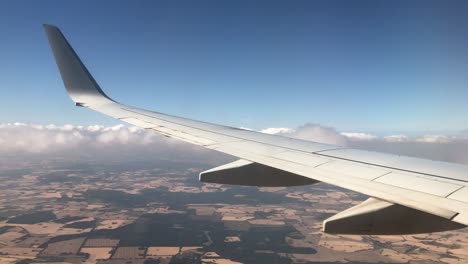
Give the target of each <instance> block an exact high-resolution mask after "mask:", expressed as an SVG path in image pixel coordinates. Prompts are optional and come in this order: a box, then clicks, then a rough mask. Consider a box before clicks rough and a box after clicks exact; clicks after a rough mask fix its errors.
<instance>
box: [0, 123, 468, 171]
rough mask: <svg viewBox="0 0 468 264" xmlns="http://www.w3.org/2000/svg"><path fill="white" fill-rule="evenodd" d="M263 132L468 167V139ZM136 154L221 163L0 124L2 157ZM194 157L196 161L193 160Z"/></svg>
mask: <svg viewBox="0 0 468 264" xmlns="http://www.w3.org/2000/svg"><path fill="white" fill-rule="evenodd" d="M261 132H263V133H269V134H277V135H282V136H288V137H293V138H299V139H304V140H310V141H315V142H322V143H328V144H334V145H341V146H348V147H352V148H358V149H366V150H373V151H381V152H390V153H395V154H399V155H409V156H416V157H423V158H430V159H435V160H443V161H451V162H460V163H468V138H467V137H466V136H465V135H462V134H460V135H459V136H446V135H422V136H407V135H389V136H375V135H372V134H368V133H361V132H343V133H340V132H337V131H336V130H335V129H333V128H330V127H324V126H320V125H316V124H306V125H303V126H300V127H298V128H284V127H280V128H266V129H263V130H261ZM96 151H104V152H105V153H106V155H107V154H113V153H114V154H115V153H118V154H119V153H120V154H122V153H123V154H124V153H134V154H138V153H140V154H142V155H147V156H148V157H150V156H154V155H163V154H164V155H166V154H167V155H168V157H175V156H174V155H178V157H180V156H183V157H186V158H188V159H197V160H208V159H216V158H214V157H217V156H220V155H219V154H218V153H215V154H216V155H214V154H209V153H212V152H210V151H209V150H206V149H204V148H202V147H198V146H195V145H191V144H188V143H184V142H182V141H179V140H176V139H170V138H166V137H164V136H161V135H159V134H157V133H155V132H152V131H149V130H145V129H141V128H138V127H133V126H130V127H129V126H124V125H117V126H110V127H105V126H101V125H94V126H75V125H63V126H58V125H38V124H25V123H19V122H18V123H4V124H0V153H15V154H17V153H21V152H23V153H38V154H48V153H86V154H90V155H92V154H93V153H94V152H96ZM194 155H195V156H194Z"/></svg>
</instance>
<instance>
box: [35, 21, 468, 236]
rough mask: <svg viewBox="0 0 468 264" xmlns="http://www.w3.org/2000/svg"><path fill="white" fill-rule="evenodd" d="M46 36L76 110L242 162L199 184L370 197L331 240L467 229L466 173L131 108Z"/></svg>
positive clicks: (332, 227)
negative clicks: (319, 187) (332, 189)
mask: <svg viewBox="0 0 468 264" xmlns="http://www.w3.org/2000/svg"><path fill="white" fill-rule="evenodd" d="M44 29H45V31H46V34H47V37H48V39H49V42H50V45H51V48H52V52H53V54H54V57H55V60H56V63H57V65H58V68H59V71H60V74H61V76H62V79H63V82H64V85H65V88H66V90H67V92H68V94H69V95H70V97H71V99H72V100H73V101H74V102H75V103H76V105H78V106H84V107H87V108H90V109H93V110H95V111H98V112H101V113H103V114H105V115H109V116H112V117H114V118H117V119H120V120H122V121H125V122H127V123H130V124H133V125H135V126H139V127H142V128H144V129H149V130H153V131H155V132H157V133H160V134H163V135H165V136H168V137H173V138H176V139H180V140H183V141H185V142H188V143H192V144H196V145H199V146H202V147H205V148H209V149H213V150H216V151H220V152H224V153H227V154H230V155H233V156H237V157H239V158H241V159H242V160H240V161H238V162H234V163H232V164H227V165H224V166H220V167H218V168H215V169H211V170H209V171H206V172H203V173H201V175H200V180H202V181H208V182H218V183H229V184H246V185H255V186H262V185H265V186H292V185H303V184H313V183H315V182H319V181H320V182H325V183H329V184H332V185H336V186H339V187H342V188H346V189H349V190H353V191H356V192H360V193H363V194H366V195H368V196H370V197H372V199H373V200H371V201H366V202H364V203H362V204H360V205H358V206H356V207H353V208H350V209H348V210H346V211H344V212H342V213H339V214H337V215H335V216H333V217H331V218H329V219H327V220H326V221H325V227H324V230H325V231H326V232H330V233H348V234H409V233H421V232H423V233H424V232H435V231H443V230H450V229H456V228H461V227H464V226H465V225H468V177H467V175H466V173H467V172H468V166H465V165H461V164H452V163H445V162H436V161H430V160H423V159H416V158H410V157H401V156H396V155H390V154H383V153H376V152H369V151H362V150H355V149H348V148H344V147H341V146H335V145H328V144H322V143H317V142H310V141H304V140H298V139H292V138H287V137H282V136H275V135H267V134H263V133H259V132H255V131H248V130H243V129H238V128H233V127H227V126H222V125H216V124H211V123H206V122H201V121H195V120H191V119H187V118H182V117H177V116H172V115H167V114H162V113H158V112H152V111H147V110H143V109H138V108H134V107H129V106H126V105H123V104H120V103H118V102H116V101H114V100H112V99H111V98H110V97H108V96H107V95H106V94H105V93H104V92H103V91H102V89H101V88H100V87H99V85H98V84H97V82H96V81H95V80H94V78H93V77H92V76H91V74H90V73H89V71H88V70H87V69H86V67H85V66H84V64H83V63H82V62H81V60H80V58H79V57H78V55H77V54H76V53H75V51H74V50H73V48H72V47H71V46H70V44H69V43H68V41H67V40H66V39H65V37H64V36H63V34H62V33H61V32H60V30H59V29H58V28H57V27H55V26H51V25H44ZM246 175H249V176H248V177H247V176H246ZM421 219H423V220H421ZM421 221H425V223H426V224H424V225H421V224H420V222H421Z"/></svg>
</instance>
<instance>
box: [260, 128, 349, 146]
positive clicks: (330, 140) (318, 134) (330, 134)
mask: <svg viewBox="0 0 468 264" xmlns="http://www.w3.org/2000/svg"><path fill="white" fill-rule="evenodd" d="M260 132H262V133H266V134H273V135H282V136H288V137H293V138H298V139H303V140H309V141H316V142H321V143H327V144H334V145H346V137H345V136H343V135H341V134H340V133H338V132H337V131H336V130H335V129H334V128H331V127H325V126H320V125H317V124H305V125H303V126H300V127H298V128H296V129H294V128H286V127H272V128H266V129H262V130H261V131H260Z"/></svg>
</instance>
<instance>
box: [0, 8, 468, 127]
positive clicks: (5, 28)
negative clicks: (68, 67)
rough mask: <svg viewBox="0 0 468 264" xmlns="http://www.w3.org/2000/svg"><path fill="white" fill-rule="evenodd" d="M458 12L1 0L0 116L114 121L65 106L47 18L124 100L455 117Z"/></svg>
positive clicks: (264, 117)
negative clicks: (46, 29) (47, 33)
mask: <svg viewBox="0 0 468 264" xmlns="http://www.w3.org/2000/svg"><path fill="white" fill-rule="evenodd" d="M409 2H411V3H409ZM467 12H468V2H466V1H435V2H431V1H402V2H399V1H323V2H321V1H280V2H276V1H257V2H254V1H76V2H72V1H2V2H0V32H1V33H2V38H1V41H0V58H1V60H0V94H1V96H0V123H4V122H32V123H45V124H48V123H55V124H66V123H71V124H83V125H88V124H104V125H109V124H116V123H118V121H115V120H112V119H111V118H107V117H104V116H102V115H100V114H97V113H94V112H92V111H89V110H86V109H80V108H75V107H74V106H73V104H72V103H71V101H70V100H69V98H68V96H67V95H66V93H65V90H64V88H63V85H62V82H61V79H60V76H59V74H58V71H57V68H56V65H55V63H54V61H53V59H52V54H51V52H50V49H49V47H48V43H47V40H46V37H45V35H44V32H43V30H42V27H41V25H42V24H43V23H50V24H54V25H57V26H59V27H60V28H61V29H62V31H63V32H64V34H65V36H66V37H67V38H68V40H69V41H70V42H71V44H72V45H73V47H74V48H75V50H76V51H77V52H78V54H79V55H80V57H81V58H82V60H83V61H84V63H85V64H86V65H87V67H88V68H89V70H90V71H91V73H92V74H93V76H94V77H95V79H96V80H97V81H98V83H99V84H100V85H101V87H102V88H103V89H104V90H105V91H106V92H107V93H108V94H109V95H110V96H111V97H113V98H115V99H116V100H118V101H120V102H123V103H126V104H129V105H134V106H138V107H142V108H147V109H151V110H157V111H160V112H166V113H171V114H175V115H180V116H186V117H191V118H195V119H200V120H205V121H210V122H215V123H222V124H228V125H233V126H238V127H240V126H242V127H249V128H253V129H262V128H267V127H297V126H299V125H302V124H305V123H316V124H321V125H325V126H332V127H335V128H337V129H338V130H340V131H363V132H373V133H395V132H407V133H417V132H421V131H459V130H463V129H466V128H468V103H467V101H468V80H467V79H468V78H467V76H468V27H467V25H468V16H466V14H467Z"/></svg>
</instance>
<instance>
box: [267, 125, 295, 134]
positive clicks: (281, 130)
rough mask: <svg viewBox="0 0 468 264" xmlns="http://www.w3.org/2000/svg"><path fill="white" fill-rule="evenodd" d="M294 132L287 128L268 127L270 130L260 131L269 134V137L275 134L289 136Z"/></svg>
mask: <svg viewBox="0 0 468 264" xmlns="http://www.w3.org/2000/svg"><path fill="white" fill-rule="evenodd" d="M294 131H295V130H294V129H292V128H287V127H270V128H265V129H262V130H260V132H262V133H265V134H271V135H276V134H291V133H293V132H294Z"/></svg>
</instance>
